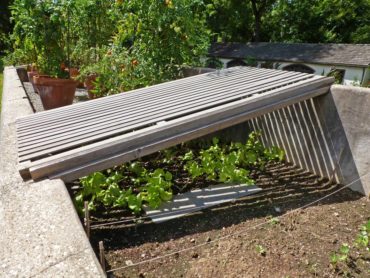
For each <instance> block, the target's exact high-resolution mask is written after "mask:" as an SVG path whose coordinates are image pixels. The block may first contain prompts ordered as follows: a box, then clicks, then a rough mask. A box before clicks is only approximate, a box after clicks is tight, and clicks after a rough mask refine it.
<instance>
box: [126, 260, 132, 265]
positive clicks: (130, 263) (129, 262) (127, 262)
mask: <svg viewBox="0 0 370 278" xmlns="http://www.w3.org/2000/svg"><path fill="white" fill-rule="evenodd" d="M125 263H126V265H133V264H134V263H133V262H132V261H131V260H127V261H125Z"/></svg>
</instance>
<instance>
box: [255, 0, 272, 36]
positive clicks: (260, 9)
mask: <svg viewBox="0 0 370 278" xmlns="http://www.w3.org/2000/svg"><path fill="white" fill-rule="evenodd" d="M274 2H275V0H250V3H251V7H252V12H253V17H254V33H253V41H255V42H259V41H261V28H262V27H261V25H262V17H263V16H264V14H265V13H266V12H267V11H268V10H269V9H270V8H271V6H272V4H273V3H274Z"/></svg>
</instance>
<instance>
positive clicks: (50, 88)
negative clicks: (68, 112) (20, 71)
mask: <svg viewBox="0 0 370 278" xmlns="http://www.w3.org/2000/svg"><path fill="white" fill-rule="evenodd" d="M34 83H35V86H37V88H38V90H39V95H40V98H41V101H42V106H44V109H45V110H49V109H53V108H58V107H62V106H66V105H70V104H72V103H73V98H74V96H75V92H76V87H77V82H76V81H75V80H72V79H60V78H52V77H47V76H37V75H36V76H34Z"/></svg>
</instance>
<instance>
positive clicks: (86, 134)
mask: <svg viewBox="0 0 370 278" xmlns="http://www.w3.org/2000/svg"><path fill="white" fill-rule="evenodd" d="M300 79H301V78H300ZM300 79H295V81H297V80H300ZM282 84H286V82H285V83H284V82H282ZM270 87H273V86H270ZM256 92H258V90H256ZM227 100H229V99H227ZM222 103H225V99H221V100H220V101H218V102H217V103H216V104H222ZM207 106H209V104H208V103H206V104H204V105H203V106H195V108H194V109H188V110H186V112H187V113H192V112H194V110H196V109H199V108H204V109H206V108H207ZM187 113H184V112H178V113H173V114H170V117H172V118H173V117H175V116H176V117H178V116H181V114H187ZM150 118H152V119H151V120H149V121H148V120H147V119H148V118H145V117H144V118H140V119H137V120H136V121H135V122H134V124H135V125H129V126H128V127H126V126H125V125H124V124H123V127H119V126H113V127H111V126H110V125H109V124H107V128H103V129H97V130H96V128H95V127H93V128H92V129H90V130H88V131H85V130H79V131H78V132H79V134H73V136H68V137H67V136H65V137H64V136H63V135H62V136H58V137H56V139H55V140H54V141H48V142H47V144H46V145H41V146H39V145H38V144H31V146H30V147H28V149H26V150H25V149H20V155H21V157H22V160H23V159H24V160H29V159H32V158H35V157H38V156H42V155H47V154H48V153H49V152H58V151H61V150H64V149H67V148H71V147H73V146H76V145H80V144H85V143H88V142H92V141H93V140H98V139H102V138H107V137H109V136H113V135H115V134H119V133H121V132H124V131H129V130H132V129H135V128H140V127H143V126H148V125H149V124H152V123H156V122H159V121H164V120H167V119H168V115H167V114H164V115H162V114H161V111H159V114H155V115H149V119H150ZM113 123H114V122H113ZM81 129H82V128H81ZM93 131H95V132H93ZM77 135H78V136H77ZM32 154H34V155H32Z"/></svg>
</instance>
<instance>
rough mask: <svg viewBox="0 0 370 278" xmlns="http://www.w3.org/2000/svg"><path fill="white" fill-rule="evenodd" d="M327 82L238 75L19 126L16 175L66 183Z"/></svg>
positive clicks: (73, 109)
mask: <svg viewBox="0 0 370 278" xmlns="http://www.w3.org/2000/svg"><path fill="white" fill-rule="evenodd" d="M332 83H333V79H332V78H327V77H321V76H314V75H311V74H305V73H297V72H287V71H279V70H271V69H257V68H249V67H238V68H231V69H225V70H221V71H217V72H214V73H206V74H201V75H198V76H193V77H189V78H184V79H180V80H176V81H171V82H167V83H163V84H159V85H155V86H151V87H147V88H142V89H138V90H133V91H130V92H126V93H122V94H118V95H114V96H109V97H105V98H101V99H96V100H92V101H89V102H84V103H78V104H75V105H71V106H67V107H62V108H58V109H54V110H50V111H45V112H41V113H37V114H34V115H31V116H28V117H25V118H20V119H18V120H17V137H18V152H19V162H20V165H21V167H20V168H21V170H20V172H21V174H22V176H24V177H25V178H27V177H30V176H31V177H32V178H33V179H40V178H44V177H49V178H53V177H58V178H63V179H64V180H71V179H74V178H77V177H81V176H83V175H86V174H88V173H90V172H92V171H96V170H101V169H104V168H108V167H111V166H114V165H116V164H118V163H122V162H124V161H127V160H131V159H134V158H136V157H139V156H142V155H145V154H148V153H151V152H154V151H156V150H158V149H161V148H166V147H169V146H172V145H174V144H177V143H179V142H182V141H186V140H191V139H194V138H197V137H200V136H202V135H205V134H207V133H210V132H213V131H215V130H219V129H221V128H225V127H228V126H231V125H233V124H236V123H238V122H241V121H245V120H247V119H249V118H251V117H254V116H256V115H258V114H260V113H267V112H270V111H271V110H274V109H277V108H278V107H283V106H286V105H289V104H291V103H294V102H297V101H300V100H303V99H307V98H311V97H314V96H316V95H319V94H323V93H326V92H328V90H329V86H330V85H331V84H332Z"/></svg>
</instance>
